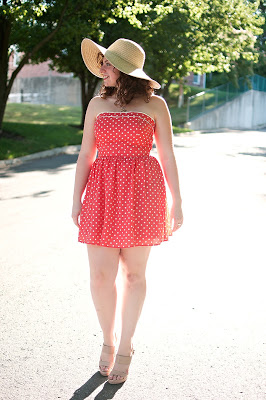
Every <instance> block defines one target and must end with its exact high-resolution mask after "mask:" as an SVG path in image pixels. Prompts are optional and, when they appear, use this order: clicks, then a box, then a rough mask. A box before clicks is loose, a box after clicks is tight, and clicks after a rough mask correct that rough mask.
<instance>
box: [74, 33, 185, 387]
mask: <svg viewBox="0 0 266 400" xmlns="http://www.w3.org/2000/svg"><path fill="white" fill-rule="evenodd" d="M81 52H82V56H83V60H84V62H85V64H86V66H87V68H88V69H89V70H90V71H91V72H92V73H93V74H94V75H96V76H98V77H102V78H103V80H104V83H103V86H102V88H101V93H100V95H99V96H96V97H94V98H93V99H92V100H91V101H90V103H89V105H88V109H87V112H86V117H85V124H84V134H83V140H82V145H81V150H80V154H79V157H78V162H77V169H76V178H75V188H74V196H73V210H72V218H73V221H74V223H75V224H76V225H77V226H78V227H79V241H80V242H82V243H87V248H88V256H89V263H90V279H91V280H90V282H91V283H90V285H91V293H92V298H93V301H94V305H95V308H96V312H97V315H98V319H99V323H100V325H101V328H102V331H103V341H104V344H103V347H102V353H101V357H100V364H99V371H100V373H101V374H102V375H104V376H108V381H109V383H111V384H118V383H121V382H124V381H125V380H126V379H127V375H128V369H129V364H130V362H131V358H132V355H133V353H134V350H133V347H132V338H133V335H134V332H135V328H136V324H137V321H138V319H139V316H140V313H141V309H142V306H143V302H144V298H145V293H146V281H145V269H146V264H147V260H148V257H149V253H150V249H151V246H153V245H158V244H160V243H161V242H162V241H165V240H168V237H169V236H170V235H171V234H172V232H174V231H176V230H177V229H178V228H180V227H181V225H182V223H183V215H182V208H181V196H180V190H179V181H178V172H177V167H176V162H175V157H174V153H173V147H172V127H171V118H170V114H169V111H168V108H167V105H166V103H165V101H164V100H163V99H162V98H161V97H159V96H156V95H154V89H158V88H160V85H159V83H158V82H156V81H154V80H152V79H151V78H150V77H149V76H148V75H146V74H145V72H144V71H143V65H144V60H145V53H144V51H143V49H142V48H141V47H140V46H139V45H138V44H137V43H135V42H133V41H131V40H127V39H118V40H117V41H115V42H114V43H113V44H112V45H111V46H110V47H109V48H108V49H105V48H104V47H102V46H99V45H98V44H96V43H94V42H93V41H92V40H90V39H84V40H83V41H82V45H81ZM153 136H155V141H156V145H157V150H158V154H159V158H160V162H161V165H162V168H163V171H164V175H165V178H166V181H167V183H168V186H169V189H170V191H171V195H172V207H171V213H170V215H169V213H168V208H167V202H166V192H165V185H164V178H163V174H162V171H161V167H160V165H159V163H158V161H157V160H156V159H155V158H154V157H151V156H150V155H149V152H150V150H151V148H152V142H153ZM96 150H98V157H97V158H96V159H95V157H96ZM85 187H86V194H85V197H84V200H83V204H82V200H81V199H82V195H83V192H84V190H85ZM119 263H120V264H121V268H122V274H123V283H124V291H123V304H122V329H121V335H120V337H119V340H118V337H117V333H116V331H115V315H116V304H117V292H116V283H115V281H116V276H117V272H118V264H119ZM116 348H117V354H116Z"/></svg>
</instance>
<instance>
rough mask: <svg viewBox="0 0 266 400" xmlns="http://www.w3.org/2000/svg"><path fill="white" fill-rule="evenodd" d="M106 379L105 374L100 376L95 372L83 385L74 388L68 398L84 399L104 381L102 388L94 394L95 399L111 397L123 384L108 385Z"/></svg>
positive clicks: (74, 399)
mask: <svg viewBox="0 0 266 400" xmlns="http://www.w3.org/2000/svg"><path fill="white" fill-rule="evenodd" d="M106 381H107V377H106V376H102V375H101V374H100V373H99V372H96V374H94V375H93V376H92V377H91V378H90V379H89V380H88V381H87V382H86V383H84V385H82V386H81V387H80V388H79V389H77V390H75V392H74V394H73V396H72V397H71V398H70V399H69V400H85V399H86V398H87V397H88V396H89V395H90V394H92V393H93V392H94V390H96V389H97V388H98V387H99V386H101V385H102V384H103V383H104V382H105V385H104V386H103V388H102V390H101V391H100V392H99V393H98V394H97V395H96V397H95V400H106V399H113V398H114V396H115V394H116V392H117V391H118V390H119V389H120V388H121V387H122V386H123V383H121V384H119V385H110V384H109V383H108V382H106Z"/></svg>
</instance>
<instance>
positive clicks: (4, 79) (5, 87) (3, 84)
mask: <svg viewBox="0 0 266 400" xmlns="http://www.w3.org/2000/svg"><path fill="white" fill-rule="evenodd" d="M68 2H69V0H65V4H64V7H63V9H62V12H61V15H60V18H59V21H58V23H57V25H56V27H55V28H54V30H53V31H52V32H50V33H49V34H48V35H47V36H46V37H45V38H43V39H42V40H41V41H40V42H39V43H38V44H37V45H36V46H35V47H34V48H33V49H32V51H31V52H29V53H26V54H25V55H24V57H23V58H22V60H21V61H20V63H19V65H18V67H17V68H16V69H15V70H14V71H13V73H12V75H11V77H10V79H8V62H9V56H10V54H9V51H8V49H9V37H10V33H11V27H12V23H11V21H10V20H7V19H6V18H5V17H4V16H3V15H1V16H0V136H1V133H2V132H3V128H2V126H3V119H4V113H5V108H6V103H7V99H8V96H9V93H10V91H11V88H12V85H13V83H14V80H15V78H16V76H17V75H18V73H19V71H20V70H21V69H22V67H23V66H24V65H25V64H27V63H28V62H29V59H30V57H31V56H32V54H34V53H36V52H37V51H38V50H39V49H40V48H42V47H43V46H44V45H45V43H47V42H48V41H49V40H51V39H52V38H53V36H54V35H55V34H56V33H57V32H58V30H59V29H60V27H61V25H62V23H63V21H64V15H65V12H66V9H67V6H68ZM4 5H5V3H4Z"/></svg>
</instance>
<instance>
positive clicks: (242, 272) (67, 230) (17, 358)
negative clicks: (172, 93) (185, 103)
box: [0, 131, 266, 400]
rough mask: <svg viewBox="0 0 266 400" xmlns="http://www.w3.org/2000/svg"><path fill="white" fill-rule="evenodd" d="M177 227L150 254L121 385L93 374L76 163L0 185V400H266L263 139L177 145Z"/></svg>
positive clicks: (30, 165) (46, 164)
mask: <svg viewBox="0 0 266 400" xmlns="http://www.w3.org/2000/svg"><path fill="white" fill-rule="evenodd" d="M174 146H175V147H174V148H175V153H176V158H177V162H178V166H179V173H180V182H181V189H182V197H183V206H184V226H183V227H182V228H181V230H180V231H179V232H177V233H176V234H175V235H174V236H173V237H172V238H171V240H170V241H169V242H167V243H164V244H162V245H160V246H156V247H154V249H153V250H152V253H151V257H150V260H149V266H148V271H147V282H148V291H147V298H146V302H145V305H144V309H143V312H142V315H141V318H140V321H139V325H138V328H137V332H136V336H135V341H134V347H135V349H136V353H135V355H134V358H133V361H132V366H131V368H130V375H129V378H128V381H127V382H126V383H125V384H124V385H122V386H120V385H119V386H118V387H113V386H110V385H109V384H108V383H105V379H104V378H102V377H100V376H99V375H98V373H97V364H98V357H99V354H100V349H101V344H102V338H101V333H100V329H99V325H98V322H97V318H96V314H95V311H94V307H93V304H92V300H91V297H90V293H89V269H88V261H87V254H86V248H85V246H84V245H82V244H79V243H77V230H76V228H75V226H74V225H73V223H72V221H71V217H70V214H71V201H72V190H73V183H74V173H75V162H76V159H77V154H61V155H58V156H54V157H48V158H43V159H39V160H33V161H28V162H25V163H23V164H21V165H13V166H12V165H11V166H10V167H9V168H4V169H1V170H0V177H1V192H0V200H1V209H0V210H1V211H0V213H1V214H0V218H1V228H2V229H1V231H0V243H1V252H0V271H1V283H2V292H1V304H0V306H1V320H0V335H1V338H2V349H3V350H2V361H1V366H2V371H3V372H2V374H1V376H0V383H1V396H0V398H3V399H5V400H21V399H23V400H44V399H45V400H55V399H63V400H70V399H71V400H81V399H82V400H83V399H89V400H91V399H97V400H103V399H116V400H129V399H130V400H135V399H136V400H146V399H152V400H165V399H167V400H168V399H169V400H235V399H237V400H238V399H239V400H265V399H266V388H265V372H264V370H265V368H264V364H265V337H266V322H265V315H266V300H265V230H266V229H265V226H266V210H265V201H266V193H265V172H266V171H265V170H266V168H265V166H266V164H265V160H266V158H265V156H266V132H258V131H255V132H242V133H240V132H232V133H230V132H220V133H217V134H214V133H213V134H212V133H206V134H203V135H200V134H197V133H196V134H193V135H189V136H185V135H181V136H177V137H175V139H174Z"/></svg>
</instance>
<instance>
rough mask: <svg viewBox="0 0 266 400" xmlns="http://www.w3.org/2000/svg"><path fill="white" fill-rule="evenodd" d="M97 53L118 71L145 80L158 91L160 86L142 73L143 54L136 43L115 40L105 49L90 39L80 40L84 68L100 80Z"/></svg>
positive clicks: (126, 40)
mask: <svg viewBox="0 0 266 400" xmlns="http://www.w3.org/2000/svg"><path fill="white" fill-rule="evenodd" d="M99 52H100V53H102V54H103V55H104V56H105V57H106V58H107V60H108V61H110V63H111V64H113V66H114V67H115V68H117V69H118V70H119V71H121V72H124V73H125V74H127V75H130V76H135V77H136V78H141V79H146V80H148V81H150V83H151V86H152V87H153V88H154V89H160V87H161V85H160V84H159V83H158V82H156V81H154V80H153V79H151V78H150V77H149V76H148V75H147V74H145V72H144V71H143V65H144V61H145V52H144V50H143V48H142V47H141V46H140V45H139V44H137V43H136V42H133V41H132V40H128V39H117V40H116V41H115V42H114V43H113V44H111V46H109V47H108V49H106V48H105V47H102V46H100V45H99V44H96V43H95V42H93V41H92V40H91V39H83V40H82V43H81V54H82V58H83V61H84V63H85V65H86V67H87V68H88V69H89V70H90V72H91V73H93V74H94V75H96V76H98V77H99V78H102V75H101V74H100V71H99V64H98V63H97V56H98V53H99Z"/></svg>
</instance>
